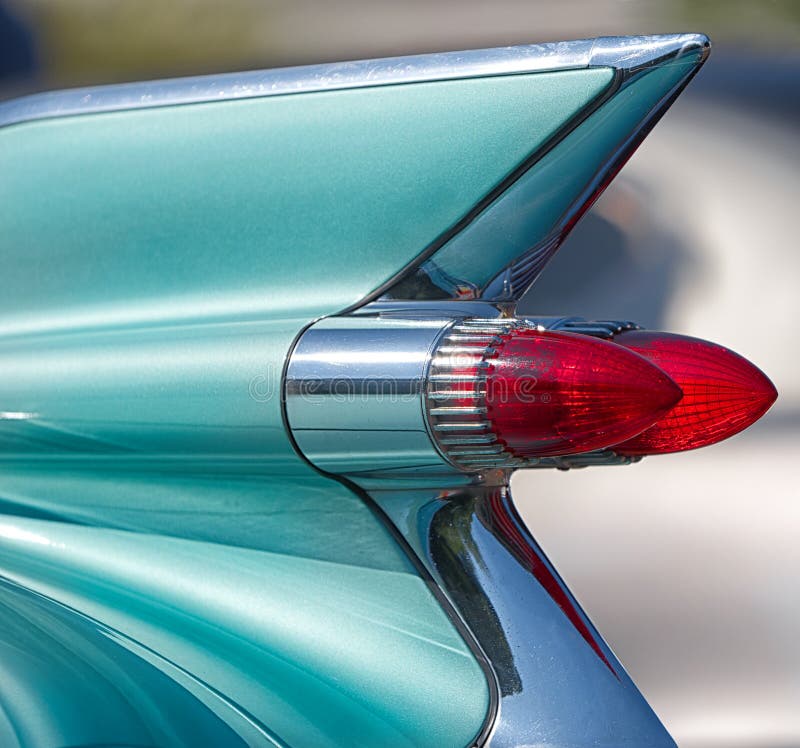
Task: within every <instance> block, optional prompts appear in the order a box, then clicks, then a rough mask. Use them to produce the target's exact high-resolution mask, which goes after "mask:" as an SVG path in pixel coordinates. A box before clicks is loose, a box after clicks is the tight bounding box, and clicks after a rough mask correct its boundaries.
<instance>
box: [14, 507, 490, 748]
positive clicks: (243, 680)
mask: <svg viewBox="0 0 800 748" xmlns="http://www.w3.org/2000/svg"><path fill="white" fill-rule="evenodd" d="M332 500H334V501H335V499H332ZM303 521H304V522H308V517H307V516H303ZM0 538H2V541H3V542H2V545H1V546H0V563H2V568H3V575H4V576H5V577H6V578H8V579H10V580H12V581H13V582H15V583H17V584H19V585H21V586H23V587H25V588H26V589H29V590H33V591H35V592H37V593H39V594H41V595H44V596H45V597H47V598H50V599H54V600H58V601H59V602H60V603H62V604H66V605H68V606H70V607H71V608H74V609H76V610H79V611H80V612H81V613H82V614H84V615H88V616H89V617H91V618H92V619H94V620H97V621H102V623H103V625H105V626H106V627H108V628H109V629H110V630H111V631H112V632H114V636H115V637H116V638H117V640H118V642H119V643H120V645H121V646H124V647H126V648H130V650H131V651H134V652H135V651H136V649H135V647H143V648H146V649H147V650H148V651H149V652H151V653H152V654H153V658H154V661H155V662H157V663H158V661H160V660H161V661H163V660H167V661H168V664H169V666H170V667H172V668H177V669H179V670H180V671H181V672H183V673H184V675H185V677H187V678H189V679H191V681H192V688H190V689H188V690H190V692H191V693H192V694H194V695H195V696H196V697H197V698H200V699H201V700H202V701H203V702H204V703H206V704H208V703H210V702H211V701H216V697H215V694H222V695H224V698H225V701H226V702H228V706H229V708H235V709H236V710H237V711H238V712H240V713H245V714H247V715H248V721H249V723H250V725H251V727H256V728H258V729H259V730H261V731H262V733H263V734H262V735H261V739H262V742H269V740H270V739H269V738H268V736H270V735H271V736H272V739H274V740H275V742H276V743H277V744H280V745H314V746H317V745H318V746H340V745H363V746H375V745H400V746H418V745H432V746H433V745H443V744H451V742H453V741H458V743H456V744H460V745H465V744H467V743H468V742H469V740H470V739H471V738H472V736H473V735H474V732H475V729H476V724H475V723H474V722H473V721H472V719H470V718H469V715H478V714H480V715H481V718H482V710H484V709H485V700H486V692H485V686H484V688H481V687H478V688H474V686H476V685H478V682H479V679H480V681H482V680H483V676H482V674H481V673H480V671H479V670H477V666H476V664H475V660H474V658H473V656H472V654H471V652H470V651H469V650H468V649H467V647H466V646H465V645H464V643H463V641H462V640H461V638H460V637H459V635H458V634H457V632H456V631H455V630H454V629H453V628H452V626H450V625H449V622H448V621H447V619H446V617H445V614H444V612H443V611H442V610H441V609H440V608H439V607H438V606H437V605H430V604H426V602H425V601H426V600H428V599H429V592H428V590H427V588H426V586H425V583H424V582H423V580H421V579H420V578H419V577H418V576H417V575H416V574H415V573H413V572H411V571H409V570H404V571H391V570H386V569H369V568H364V567H359V566H354V565H349V564H346V563H332V562H330V561H320V560H317V559H311V558H305V557H302V556H294V555H289V554H274V553H269V552H264V551H253V550H250V549H242V548H236V547H233V546H227V545H222V544H214V543H206V542H200V541H187V540H183V539H175V538H166V537H163V536H155V535H150V534H144V533H130V532H120V531H116V530H106V529H99V528H95V527H81V526H77V525H69V524H65V523H54V522H47V521H42V520H32V519H22V518H16V519H13V520H10V519H4V520H3V521H2V522H0ZM129 642H131V643H133V645H135V647H134V646H129ZM400 663H402V666H401V665H400ZM90 664H91V663H87V665H90ZM163 665H164V663H163V662H162V663H160V664H157V667H159V669H161V670H162V671H163V672H165V673H169V671H168V669H167V668H165V667H163ZM444 675H446V677H443V676H444ZM465 683H469V684H471V685H472V686H473V689H472V691H471V692H470V693H464V688H463V686H464V684H465ZM43 696H44V694H42V695H41V696H40V697H39V698H42V697H43ZM32 698H34V699H35V700H36V704H37V705H38V706H39V708H43V709H47V710H49V711H50V712H51V713H52V714H54V715H57V714H58V713H59V709H61V708H64V709H65V712H66V714H65V716H66V717H68V719H65V720H64V723H65V724H69V723H70V722H71V720H72V719H74V713H70V707H73V708H74V705H73V704H71V703H70V700H69V699H68V698H66V697H65V698H64V701H63V702H60V701H59V699H57V698H54V699H51V700H49V701H48V702H47V703H42V702H41V701H39V700H38V699H36V696H33V697H32ZM454 700H455V701H454ZM8 701H9V699H7V698H6V697H5V696H4V703H8ZM11 701H12V703H13V700H11ZM454 703H458V704H459V706H460V709H458V710H454V708H453V707H454ZM137 706H138V705H136V704H132V705H131V708H132V709H133V710H134V711H136V707H137ZM461 710H463V711H461ZM425 714H427V715H428V718H427V719H422V720H421V719H420V716H421V715H425ZM140 717H143V715H141V714H140ZM176 718H177V715H176ZM89 723H91V720H89ZM478 725H479V722H478ZM179 726H180V725H179ZM231 726H232V728H234V729H235V727H236V725H235V723H234V724H232V725H231ZM83 729H84V730H85V729H87V728H86V726H84V727H83ZM122 734H123V735H125V733H124V732H123V733H122ZM68 738H69V736H68V735H62V736H61V737H60V740H61V741H64V740H65V739H68ZM125 739H126V740H128V739H130V736H129V735H126V737H125ZM116 740H117V741H119V742H121V741H120V737H117V738H116ZM33 744H34V745H35V744H36V743H33ZM62 744H63V743H62ZM207 744H209V745H210V743H207ZM11 745H13V743H11ZM26 745H27V744H26Z"/></svg>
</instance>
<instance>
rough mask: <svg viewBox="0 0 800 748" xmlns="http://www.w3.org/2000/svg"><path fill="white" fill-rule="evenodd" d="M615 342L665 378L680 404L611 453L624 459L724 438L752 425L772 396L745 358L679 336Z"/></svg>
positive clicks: (648, 335) (627, 337) (631, 335)
mask: <svg viewBox="0 0 800 748" xmlns="http://www.w3.org/2000/svg"><path fill="white" fill-rule="evenodd" d="M614 340H615V342H616V343H617V344H619V345H620V346H624V347H625V348H628V349H629V350H631V351H634V352H636V353H639V354H640V355H642V356H644V357H646V358H647V359H649V360H650V361H652V362H653V363H654V364H656V365H657V366H658V367H659V368H661V369H663V370H664V371H665V372H667V374H669V375H670V376H671V377H672V378H673V379H674V380H675V382H676V383H677V384H678V385H679V386H680V387H681V389H682V390H683V399H682V400H681V401H680V402H679V403H678V404H677V405H676V406H675V407H674V408H672V409H671V410H670V411H669V412H668V413H667V414H666V415H665V416H664V417H663V418H661V419H659V420H658V421H657V422H656V423H655V424H654V425H653V426H651V427H650V428H648V429H647V430H645V431H644V432H642V433H641V434H639V435H638V436H635V437H633V438H632V439H629V440H627V441H625V442H623V443H621V444H618V445H617V446H615V447H614V451H615V452H618V453H619V454H624V455H649V454H659V453H666V452H682V451H684V450H687V449H696V448H698V447H705V446H707V445H709V444H714V443H716V442H718V441H722V440H723V439H727V438H728V437H730V436H733V435H734V434H737V433H739V432H740V431H742V430H743V429H746V428H747V427H748V426H750V425H751V424H753V423H754V422H755V421H757V420H758V419H759V418H761V416H762V415H764V413H766V412H767V410H769V408H770V406H771V405H772V403H774V402H775V399H776V398H777V396H778V393H777V391H776V390H775V387H774V385H773V384H772V382H770V380H769V379H768V378H767V377H766V375H765V374H764V373H763V372H762V371H760V370H759V369H758V368H757V367H755V366H754V365H753V364H751V363H750V362H749V361H748V360H747V359H745V358H743V357H742V356H740V355H738V354H737V353H734V352H733V351H731V350H729V349H728V348H724V347H723V346H721V345H717V344H716V343H710V342H708V341H707V340H700V339H699V338H690V337H687V336H685V335H674V334H670V333H665V332H650V331H648V330H636V331H632V332H625V333H622V334H621V335H617V336H616V337H615V339H614Z"/></svg>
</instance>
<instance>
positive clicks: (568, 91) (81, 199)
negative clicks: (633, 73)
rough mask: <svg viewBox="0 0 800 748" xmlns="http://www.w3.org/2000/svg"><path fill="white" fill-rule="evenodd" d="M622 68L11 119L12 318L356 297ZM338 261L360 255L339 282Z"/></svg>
mask: <svg viewBox="0 0 800 748" xmlns="http://www.w3.org/2000/svg"><path fill="white" fill-rule="evenodd" d="M611 77H612V74H611V72H610V70H607V69H598V70H577V71H564V72H558V73H547V74H535V75H512V76H504V77H494V78H473V79H466V80H454V81H442V82H436V83H420V84H415V85H405V86H385V87H379V88H374V89H354V90H345V91H337V92H320V93H304V94H297V95H287V96H276V97H267V98H263V99H248V100H241V101H226V102H222V103H203V104H197V105H191V106H176V107H161V108H154V109H141V110H135V111H124V112H112V113H100V114H90V115H84V116H73V117H65V118H57V119H53V120H43V121H38V122H30V123H24V124H18V125H12V126H9V127H7V128H3V129H2V131H0V174H2V175H3V178H2V180H0V204H2V205H3V206H4V207H3V212H2V217H1V218H0V231H1V232H2V236H3V242H4V250H5V251H6V252H7V253H8V254H7V260H6V267H7V274H6V278H5V285H6V287H7V288H8V289H9V292H8V294H6V295H4V297H3V299H2V301H0V312H2V315H3V321H2V326H0V332H6V333H12V332H35V331H48V332H49V331H53V330H57V329H69V330H75V329H76V328H81V327H83V328H85V327H94V328H96V327H108V326H119V325H124V324H126V323H135V324H142V323H143V324H164V323H165V322H166V321H179V320H183V321H186V320H197V319H198V318H203V319H208V318H214V317H217V318H220V317H226V318H237V319H238V318H241V317H242V316H247V317H250V318H252V317H262V316H265V315H268V316H269V317H271V318H277V317H281V316H283V317H285V316H294V315H296V314H297V313H298V311H299V312H302V313H303V314H305V315H307V316H308V317H309V318H313V317H315V316H318V315H320V314H323V313H331V312H335V311H337V310H340V309H342V308H344V307H347V306H350V305H352V304H355V303H356V302H358V301H359V300H360V299H362V298H364V297H365V296H366V295H367V294H369V293H370V292H372V291H373V290H374V289H375V288H377V287H378V286H380V285H381V284H383V283H384V282H386V281H387V280H388V279H389V278H391V277H392V276H393V275H394V274H395V273H396V272H397V271H398V270H399V269H401V268H403V267H404V266H406V265H407V264H408V263H410V262H411V261H412V260H413V259H414V258H415V257H416V256H417V255H419V254H420V253H421V252H422V251H423V250H425V249H426V248H427V247H428V246H429V245H430V244H431V243H432V242H434V241H435V240H436V239H437V238H438V237H439V236H440V235H441V234H442V233H444V232H445V231H447V230H448V229H449V228H450V227H451V226H453V225H454V224H456V223H457V222H458V221H459V220H460V219H461V218H463V217H464V216H465V215H466V214H467V213H469V211H470V210H471V209H472V208H473V206H474V205H475V204H476V203H478V202H479V201H480V200H481V199H483V198H484V197H485V195H486V194H488V193H489V192H490V191H491V190H492V188H493V187H494V186H495V185H497V184H498V183H499V182H500V181H501V180H502V179H503V178H504V177H506V176H507V175H508V174H509V173H510V172H512V171H513V170H514V168H515V167H517V166H518V164H519V163H520V162H522V161H524V160H525V159H526V157H528V156H529V155H530V154H531V153H532V152H533V151H535V150H536V149H537V147H538V146H540V145H541V144H542V143H544V142H545V141H546V140H547V139H548V138H549V137H550V136H551V135H552V134H553V133H554V132H555V131H556V130H557V129H558V128H559V127H560V126H562V125H563V123H564V122H565V121H566V120H568V119H569V118H571V117H572V116H573V115H575V114H576V113H577V112H579V111H580V110H581V109H583V108H584V107H585V106H586V105H587V104H588V103H589V102H591V101H592V99H594V98H595V97H596V96H597V95H598V94H599V93H600V92H601V91H602V90H603V89H604V88H605V87H606V86H607V85H608V84H609V82H610V80H611ZM499 123H502V124H501V125H499ZM332 266H336V267H344V268H346V272H342V273H340V274H338V275H337V277H336V279H335V282H334V280H333V279H332V278H331V273H330V269H331V267H332ZM32 278H35V279H36V280H35V285H33V284H32V283H31V280H32ZM32 285H33V288H35V292H32Z"/></svg>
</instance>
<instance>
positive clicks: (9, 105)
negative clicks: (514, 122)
mask: <svg viewBox="0 0 800 748" xmlns="http://www.w3.org/2000/svg"><path fill="white" fill-rule="evenodd" d="M698 38H699V37H698V35H693V34H670V35H663V36H638V37H601V38H598V39H579V40H576V41H568V42H552V43H547V44H527V45H522V46H516V47H499V48H495V49H475V50H465V51H459V52H443V53H437V54H424V55H409V56H404V57H387V58H382V59H373V60H358V61H352V62H334V63H327V64H322V65H303V66H298V67H289V68H277V69H274V70H253V71H247V72H241V73H225V74H220V75H203V76H195V77H188V78H171V79H166V80H157V81H147V82H136V83H119V84H114V85H107V86H91V87H86V88H76V89H69V90H64V91H53V92H45V93H40V94H32V95H30V96H23V97H20V98H17V99H12V100H10V101H7V102H3V103H0V127H5V126H9V125H15V124H20V123H22V122H30V121H33V120H40V119H49V118H53V117H69V116H74V115H81V114H96V113H99V112H118V111H123V110H129V109H150V108H154V107H164V106H179V105H185V104H199V103H207V102H213V101H229V100H233V99H252V98H260V97H264V96H279V95H285V94H296V93H309V92H312V91H334V90H340V89H346V88H363V87H366V86H386V85H394V84H401V83H424V82H430V81H440V80H452V79H455V78H476V77H486V76H495V75H512V74H517V73H534V72H541V71H552V70H574V69H580V68H586V67H593V66H611V67H616V68H618V69H620V70H626V71H634V70H636V69H637V68H638V67H641V66H642V65H647V64H650V63H651V62H652V61H653V60H654V59H658V58H661V57H663V56H664V55H667V54H669V55H680V54H682V53H683V52H682V50H683V51H685V50H687V49H689V48H691V46H692V45H694V44H697V43H698V41H697V40H698Z"/></svg>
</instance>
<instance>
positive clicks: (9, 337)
mask: <svg viewBox="0 0 800 748" xmlns="http://www.w3.org/2000/svg"><path fill="white" fill-rule="evenodd" d="M708 46H709V45H708V40H707V39H706V38H705V37H703V36H701V35H693V34H681V35H667V36H657V37H636V38H617V39H597V40H588V41H578V42H566V43H560V44H545V45H531V46H528V47H516V48H506V49H498V50H483V51H474V52H465V53H447V54H441V55H427V56H422V57H411V58H399V59H389V60H377V61H367V62H358V63H344V64H336V65H325V66H315V67H310V68H297V69H286V70H276V71H268V72H257V73H245V74H241V75H223V76H213V77H208V78H197V79H183V80H174V81H160V82H154V83H143V84H126V85H119V86H113V87H106V88H97V89H84V90H79V91H66V92H59V93H54V94H44V95H37V96H33V97H29V98H25V99H18V100H16V101H13V102H10V103H6V104H4V105H0V204H2V205H3V210H2V212H1V213H0V229H1V230H0V242H1V245H0V246H1V249H2V253H3V254H2V256H3V267H4V273H3V275H4V284H3V286H4V294H3V296H2V298H0V371H1V372H2V376H1V377H0V446H2V453H0V454H1V455H2V456H0V460H1V461H2V469H1V470H0V511H1V512H2V514H0V577H1V579H0V615H2V619H3V620H2V626H0V745H3V746H6V745H8V746H13V745H20V746H25V747H27V746H78V745H87V746H88V745H92V746H98V745H137V746H138V745H142V746H144V745H158V746H172V745H186V746H200V745H209V746H228V745H231V746H233V745H249V746H255V745H275V746H344V745H346V746H356V745H363V746H403V745H408V746H437V747H442V746H466V745H492V746H515V745H531V746H533V745H536V746H589V745H592V746H597V745H607V746H620V745H641V746H645V745H646V746H656V745H672V741H671V739H670V738H669V736H668V735H667V733H666V732H665V730H664V729H663V727H662V726H661V724H660V723H659V721H658V719H657V718H656V716H655V715H654V714H653V713H652V711H651V710H650V708H649V707H648V705H647V704H646V702H645V701H644V699H643V698H642V697H641V695H640V694H639V692H638V691H637V689H636V687H635V685H634V684H633V683H632V681H631V680H630V678H629V677H628V676H627V674H626V673H625V670H624V668H623V667H622V665H621V664H620V663H619V662H618V661H617V660H616V658H615V657H614V654H613V653H612V652H611V651H610V649H609V648H608V647H607V645H606V644H605V643H604V642H603V640H602V638H601V637H600V636H599V634H598V633H597V632H596V631H595V629H594V628H593V627H592V624H591V623H590V621H589V620H588V619H587V617H586V616H585V614H584V613H583V612H582V610H581V609H580V607H579V606H578V604H577V602H576V601H575V600H574V599H573V597H572V596H571V595H570V593H569V591H568V590H567V589H566V587H565V585H564V584H563V582H562V581H561V580H560V579H559V577H558V575H557V574H556V572H555V570H554V569H553V568H552V566H551V565H550V563H549V562H548V561H547V559H546V558H545V557H544V555H543V554H542V552H541V550H540V549H539V548H538V547H537V545H536V543H535V541H534V540H533V539H532V538H531V536H530V534H529V533H528V530H527V529H526V528H525V526H524V525H523V523H522V522H521V520H520V519H519V517H518V516H517V514H516V512H515V510H514V508H513V504H512V502H511V498H510V495H509V492H508V476H509V474H510V471H511V470H512V469H515V468H517V467H533V468H540V469H548V468H553V467H560V468H568V467H581V466H586V465H592V464H595V463H597V464H620V463H627V462H630V461H633V460H635V459H638V457H635V456H630V455H625V454H622V453H617V452H614V451H613V450H609V449H601V450H592V451H588V452H587V451H586V450H583V452H584V454H577V455H571V454H566V455H565V454H555V455H552V456H542V457H541V458H539V457H537V458H535V459H530V460H522V461H520V460H519V459H516V458H514V457H513V456H509V454H508V453H507V450H505V451H504V449H503V448H501V447H500V446H498V445H499V443H495V441H496V440H494V439H491V440H488V439H485V438H483V437H484V436H485V435H484V434H483V433H477V435H475V434H473V436H472V437H471V439H470V438H467V439H464V438H461V437H459V436H458V432H459V429H461V430H462V431H463V430H464V427H463V424H464V423H466V421H465V420H464V419H465V418H468V417H471V415H472V411H471V410H470V409H469V408H466V409H465V410H462V412H461V413H459V414H457V417H456V420H455V421H454V422H450V421H447V417H448V412H447V409H448V407H450V406H449V405H447V404H445V405H444V406H443V407H444V410H442V411H441V412H440V411H439V410H437V407H438V406H437V405H436V402H437V398H441V399H446V398H447V397H448V396H449V395H448V390H446V389H442V388H441V387H440V388H438V389H437V388H435V387H434V388H433V389H432V388H431V384H430V383H431V382H434V381H439V382H442V381H444V382H447V381H451V380H452V377H451V378H450V379H448V376H449V375H447V374H442V373H441V372H440V373H439V374H437V373H436V371H435V370H432V368H431V367H432V366H435V362H436V360H438V359H437V358H436V357H437V356H438V355H439V354H440V353H441V351H442V350H443V348H442V346H446V345H450V346H456V347H458V345H460V344H461V342H463V341H465V340H466V341H468V342H469V344H470V345H472V344H478V343H480V344H481V345H482V344H483V343H482V342H481V341H484V340H487V341H489V343H491V341H492V340H495V339H496V337H497V336H498V335H500V336H503V335H506V336H508V335H512V334H516V331H517V330H522V329H523V328H524V330H526V331H527V330H536V331H567V332H566V334H568V335H572V334H574V335H576V336H580V337H584V336H594V337H595V338H597V339H602V340H604V341H608V340H613V339H614V337H615V336H617V335H620V334H624V333H625V331H627V330H629V329H631V328H632V327H634V326H633V325H630V324H628V323H615V322H602V323H591V322H586V321H583V320H576V319H574V318H570V317H541V318H536V319H526V320H519V319H517V318H516V317H515V315H514V305H515V302H516V300H517V299H518V298H519V297H520V296H521V294H522V293H524V291H525V290H526V289H527V288H528V286H529V285H530V284H531V283H532V282H533V281H534V280H535V278H536V277H537V276H538V274H539V272H540V271H541V269H542V268H543V267H544V265H545V263H546V262H547V260H548V259H549V258H550V257H551V256H552V255H553V253H554V252H555V251H556V250H557V249H558V246H559V245H560V243H561V241H562V240H563V238H564V236H565V235H566V234H567V233H568V231H569V230H570V228H571V227H572V226H573V225H574V223H575V222H576V221H577V220H578V219H579V218H580V216H581V215H582V214H583V212H584V211H585V210H586V209H587V208H588V207H589V206H590V205H591V202H592V201H593V199H594V198H595V197H596V196H597V195H598V194H599V193H600V192H601V191H602V189H603V188H604V187H605V186H606V185H607V184H608V182H609V181H610V179H612V178H613V176H614V175H615V174H616V172H617V170H618V169H619V168H621V166H622V165H623V164H624V161H625V160H626V158H627V157H628V156H629V155H630V154H631V153H632V151H633V150H634V149H635V147H636V146H637V145H638V143H639V142H640V141H641V139H642V138H643V137H644V136H645V135H646V134H647V132H648V131H649V129H650V128H651V127H652V126H653V124H655V122H656V121H657V119H658V117H659V116H660V115H661V114H662V113H663V111H664V110H665V109H666V108H667V107H668V106H669V105H670V103H671V102H672V100H673V99H674V97H675V96H676V95H677V94H678V93H679V92H680V90H681V89H682V88H683V87H684V86H685V85H686V83H687V82H688V81H689V80H690V79H691V77H692V76H693V75H694V73H695V72H696V71H697V70H698V68H699V67H700V65H701V64H702V63H703V61H704V60H705V58H706V56H707V54H708ZM543 311H544V312H568V311H569V310H543ZM460 341H461V342H460ZM476 341H477V342H476ZM489 343H487V345H489ZM604 344H606V343H604ZM607 344H608V345H611V343H607ZM598 345H600V343H598ZM609 350H610V349H609ZM432 372H433V376H432ZM437 377H438V379H437ZM450 394H452V393H450ZM462 394H463V392H462ZM459 407H461V406H459ZM767 407H768V406H767ZM473 410H475V409H473ZM478 410H479V409H478ZM467 411H470V412H469V413H467ZM476 412H477V411H476ZM651 422H652V421H651ZM470 423H471V422H470ZM448 429H449V430H450V431H452V432H454V433H455V436H449V437H448V436H447V432H448ZM470 429H472V427H470ZM442 433H445V437H442ZM469 433H470V434H472V433H473V430H470V431H469ZM618 441H619V440H618ZM609 446H611V444H610V443H609Z"/></svg>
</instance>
